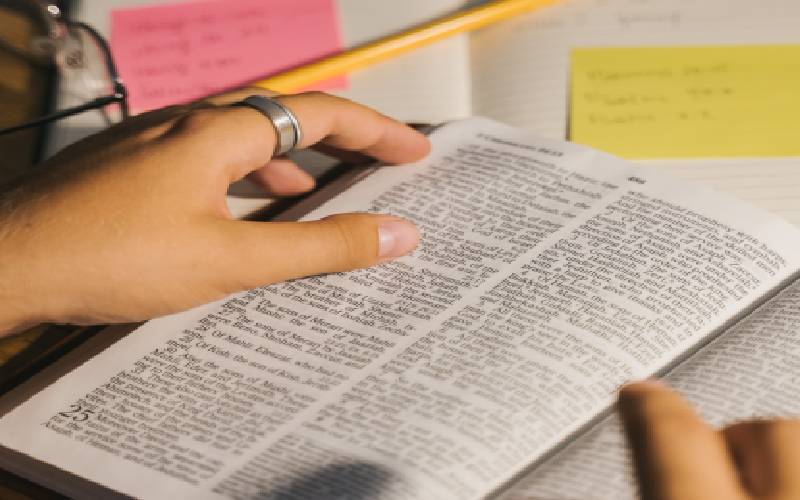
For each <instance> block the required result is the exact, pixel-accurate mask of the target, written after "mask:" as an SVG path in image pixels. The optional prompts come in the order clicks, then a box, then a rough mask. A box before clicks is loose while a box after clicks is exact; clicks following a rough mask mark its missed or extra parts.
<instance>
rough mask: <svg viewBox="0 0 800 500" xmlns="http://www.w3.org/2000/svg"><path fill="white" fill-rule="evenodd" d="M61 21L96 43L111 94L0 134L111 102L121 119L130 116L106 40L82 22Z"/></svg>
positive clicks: (42, 123)
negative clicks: (81, 31) (110, 87)
mask: <svg viewBox="0 0 800 500" xmlns="http://www.w3.org/2000/svg"><path fill="white" fill-rule="evenodd" d="M61 23H63V25H64V26H65V27H66V28H67V29H73V30H83V31H85V32H86V33H88V34H89V36H90V38H91V39H92V41H94V42H95V43H96V44H97V46H98V48H99V49H100V53H101V55H102V58H103V62H104V63H105V66H106V71H107V72H108V77H109V79H110V80H111V85H112V92H111V94H108V95H104V96H100V97H96V98H94V99H92V100H91V101H88V102H85V103H83V104H79V105H77V106H71V107H68V108H64V109H60V110H57V111H54V112H52V113H50V114H47V115H44V116H41V117H39V118H36V119H34V120H31V121H27V122H24V123H20V124H19V125H14V126H11V127H7V128H3V129H0V135H5V134H11V133H13V132H17V131H20V130H25V129H29V128H33V127H38V126H41V125H46V124H48V123H52V122H55V121H57V120H61V119H64V118H68V117H70V116H74V115H77V114H80V113H84V112H86V111H92V110H96V109H100V110H102V109H103V108H104V107H106V106H108V105H111V104H117V105H119V107H120V113H121V115H122V119H123V120H124V119H126V118H128V117H129V116H130V109H129V107H128V91H127V89H126V88H125V85H124V84H123V82H122V79H121V78H120V76H119V72H118V71H117V66H116V64H114V58H113V57H112V55H111V48H110V47H109V45H108V42H106V40H105V38H103V36H102V35H101V34H100V33H99V32H98V31H97V30H96V29H94V28H93V27H92V26H90V25H88V24H86V23H84V22H80V21H70V20H65V19H62V20H61Z"/></svg>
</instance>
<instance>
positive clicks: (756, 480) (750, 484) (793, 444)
mask: <svg viewBox="0 0 800 500" xmlns="http://www.w3.org/2000/svg"><path fill="white" fill-rule="evenodd" d="M723 434H724V436H725V439H726V440H727V442H728V445H729V447H730V449H731V451H732V453H733V456H734V459H735V462H736V464H737V466H738V467H739V474H740V476H741V478H742V482H743V483H744V484H745V486H746V488H747V490H748V491H749V492H750V493H751V494H752V495H753V496H755V497H756V498H759V499H764V500H788V499H790V498H800V421H796V420H772V421H757V422H743V423H739V424H735V425H732V426H730V427H727V428H726V429H724V431H723Z"/></svg>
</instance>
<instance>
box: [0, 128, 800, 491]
mask: <svg viewBox="0 0 800 500" xmlns="http://www.w3.org/2000/svg"><path fill="white" fill-rule="evenodd" d="M431 141H432V144H433V152H432V153H431V155H430V157H429V158H427V159H426V160H423V161H421V162H418V163H417V164H414V165H409V166H401V167H385V168H381V169H376V170H375V171H374V173H372V174H371V175H362V176H360V178H359V179H358V180H357V181H356V182H355V183H354V184H353V185H352V186H351V187H350V188H349V189H348V190H346V191H345V192H343V193H341V194H340V195H338V196H336V197H334V198H333V199H331V200H330V201H328V202H326V203H324V204H323V205H322V206H321V207H319V208H317V209H316V210H314V211H313V212H312V213H310V214H309V215H308V217H309V218H318V217H322V216H325V215H328V214H332V213H337V212H343V211H353V210H368V211H375V212H385V213H392V214H397V215H401V216H404V217H407V218H409V219H411V220H413V221H415V222H416V223H417V224H418V225H419V227H420V228H421V231H422V234H423V239H422V243H421V245H420V247H419V248H418V249H417V250H415V251H414V252H413V254H411V255H409V256H406V257H403V258H401V259H399V260H397V261H394V262H391V263H386V264H383V265H380V266H377V267H374V268H369V269H364V270H359V271H354V272H349V273H340V274H333V275H326V276H317V277H311V278H306V279H299V280H294V281H291V282H287V283H282V284H277V285H273V286H268V287H263V288H259V289H255V290H251V291H247V292H243V293H239V294H236V295H233V296H231V297H229V298H227V299H225V300H222V301H219V302H217V303H213V304H209V305H205V306H202V307H199V308H197V309H195V310H192V311H189V312H185V313H181V314H177V315H173V316H169V317H164V318H160V319H156V320H153V321H150V322H148V323H146V324H145V325H144V326H142V327H140V328H138V329H137V330H135V331H134V332H133V333H131V334H129V335H127V336H124V338H122V339H121V340H119V341H118V342H116V343H114V344H113V345H111V346H110V347H108V348H107V349H105V350H102V351H101V352H99V353H98V354H96V355H95V356H93V357H91V358H90V359H88V361H86V362H85V363H83V364H82V365H80V366H78V367H77V368H75V369H71V370H69V371H68V372H67V373H66V374H65V375H64V376H63V377H60V378H59V377H58V371H59V369H62V368H63V367H62V368H59V367H58V366H56V367H54V368H53V370H52V371H51V372H50V373H44V374H42V375H41V376H40V377H39V378H38V379H34V380H32V381H31V383H30V384H29V385H28V386H23V387H22V388H20V389H19V390H18V391H17V392H16V393H12V394H10V395H8V396H7V397H5V398H4V399H3V400H2V401H0V403H2V404H3V407H4V408H3V411H5V412H6V413H5V415H4V416H3V417H2V419H0V444H2V446H3V449H2V453H0V465H2V467H4V468H6V469H9V470H11V471H13V472H15V473H17V474H20V475H23V476H25V477H28V478H30V479H32V480H34V481H36V482H38V483H42V484H45V485H47V486H48V487H50V488H53V489H55V490H58V491H60V492H62V493H65V494H68V495H70V496H74V497H79V498H90V497H96V498H108V497H109V496H111V495H112V491H116V492H119V493H120V494H121V495H127V496H132V497H137V498H146V499H147V498H153V499H155V498H175V499H177V498H191V499H196V498H218V499H225V498H234V499H250V498H258V499H266V498H275V499H279V498H280V499H321V498H348V499H353V498H355V499H360V498H381V499H392V500H399V499H430V498H436V499H479V498H494V497H498V496H500V497H503V498H546V499H553V498H583V499H590V498H603V499H605V498H626V497H627V498H629V497H631V496H633V494H634V489H633V486H632V482H631V475H630V470H629V467H628V465H627V464H626V455H625V448H624V446H623V445H622V444H621V438H620V436H619V432H618V430H617V424H616V421H615V420H614V419H613V417H610V418H609V417H607V414H608V412H609V410H610V408H611V405H612V404H613V401H614V399H615V392H616V390H617V388H618V387H619V386H620V384H622V383H624V382H626V381H629V380H632V379H640V378H644V377H650V376H654V375H665V376H666V377H667V378H668V380H669V381H670V383H671V384H673V385H674V386H676V387H677V388H679V389H680V390H681V391H683V392H684V393H685V394H687V395H688V396H689V397H690V398H691V399H692V401H694V402H695V403H696V404H697V405H699V407H700V409H701V411H702V412H703V413H704V414H705V415H706V416H707V417H708V418H710V419H712V420H713V421H714V422H717V423H722V422H728V421H730V420H732V419H737V418H747V417H752V416H757V415H773V414H784V413H792V412H793V413H797V412H800V400H798V398H797V397H796V395H797V390H796V384H795V381H796V379H797V377H798V376H800V365H798V362H797V360H798V359H800V340H798V336H797V333H796V332H797V331H798V330H800V314H797V313H796V310H797V309H798V307H800V285H797V284H795V283H794V279H795V276H796V275H797V274H798V271H800V254H798V252H797V248H799V247H800V231H798V230H797V229H795V228H794V227H792V226H791V225H789V224H787V223H786V222H784V221H782V220H781V219H779V218H776V217H774V216H772V215H770V214H767V213H766V212H762V211H759V210H757V209H754V208H751V207H749V206H747V205H745V204H742V203H740V202H737V201H735V200H733V199H730V198H728V197H727V196H725V195H721V194H718V193H715V192H713V191H710V190H707V189H705V188H700V187H696V186H692V185H688V184H685V183H683V182H679V181H676V180H673V179H671V178H669V177H666V176H664V175H663V174H661V173H659V172H656V171H651V170H648V169H644V168H640V167H634V166H631V165H629V164H627V163H626V162H624V161H622V160H619V159H616V158H614V157H611V156H609V155H606V154H604V153H600V152H597V151H593V150H590V149H587V148H583V147H580V146H576V145H572V144H569V143H564V142H560V141H554V140H548V139H536V138H534V137H531V136H530V135H529V134H528V133H527V132H523V131H520V130H518V129H514V128H510V127H508V126H505V125H501V124H499V123H495V122H493V121H489V120H486V119H470V120H465V121H460V122H454V123H451V124H448V125H445V126H442V127H440V128H438V129H436V130H435V131H433V132H432V134H431ZM110 286H113V284H110ZM111 335H112V334H111V333H109V334H108V337H107V338H110V336H111ZM98 338H100V339H102V338H103V335H101V336H100V337H98ZM91 352H92V351H91V346H87V347H86V348H85V349H83V350H82V351H81V352H77V353H74V359H73V360H65V363H67V364H69V363H73V362H74V361H75V360H81V359H86V358H88V357H89V354H91ZM68 362H69V363H68ZM50 380H52V383H50ZM42 385H44V386H45V387H43V388H39V387H36V386H42ZM679 438H680V436H676V439H679ZM506 495H507V496H506Z"/></svg>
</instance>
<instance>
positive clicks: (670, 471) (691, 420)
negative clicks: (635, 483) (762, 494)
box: [618, 381, 747, 500]
mask: <svg viewBox="0 0 800 500" xmlns="http://www.w3.org/2000/svg"><path fill="white" fill-rule="evenodd" d="M618 408H619V412H620V415H621V417H622V422H623V425H624V427H625V432H626V434H627V437H628V441H629V443H630V445H631V449H632V451H633V456H634V460H635V463H636V472H637V476H638V479H639V484H640V487H641V491H642V497H643V498H644V499H645V500H707V499H711V498H725V499H731V500H744V499H746V498H747V496H746V495H745V494H744V491H743V489H742V487H741V485H740V484H739V482H738V479H737V474H736V468H735V466H734V464H733V462H732V460H731V457H730V454H729V453H728V449H727V445H726V443H725V440H724V439H723V437H722V435H721V434H720V433H718V432H716V431H715V430H714V429H712V428H711V427H709V426H708V425H707V424H705V423H704V422H703V421H702V420H701V419H700V418H699V417H698V416H697V415H696V414H695V412H694V410H692V408H691V407H690V406H689V404H688V403H686V401H684V400H683V399H682V398H681V397H680V396H679V395H678V394H676V393H675V392H673V391H671V390H669V389H668V388H666V387H665V386H664V385H662V384H661V383H659V382H655V381H647V382H640V383H636V384H631V385H628V386H625V387H624V388H623V389H622V390H621V391H620V394H619V402H618Z"/></svg>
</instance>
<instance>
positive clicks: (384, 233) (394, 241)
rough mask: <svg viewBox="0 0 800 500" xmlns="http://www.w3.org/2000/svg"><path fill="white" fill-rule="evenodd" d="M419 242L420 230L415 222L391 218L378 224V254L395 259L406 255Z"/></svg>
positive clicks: (384, 257) (381, 256)
mask: <svg viewBox="0 0 800 500" xmlns="http://www.w3.org/2000/svg"><path fill="white" fill-rule="evenodd" d="M417 242H419V232H418V231H417V228H416V226H414V224H412V223H410V222H408V221H406V220H403V219H389V220H385V221H383V222H381V223H380V224H379V225H378V256H379V257H380V258H382V259H394V258H395V257H400V256H401V255H405V254H407V253H408V252H410V251H411V250H413V249H414V247H416V246H417Z"/></svg>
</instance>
